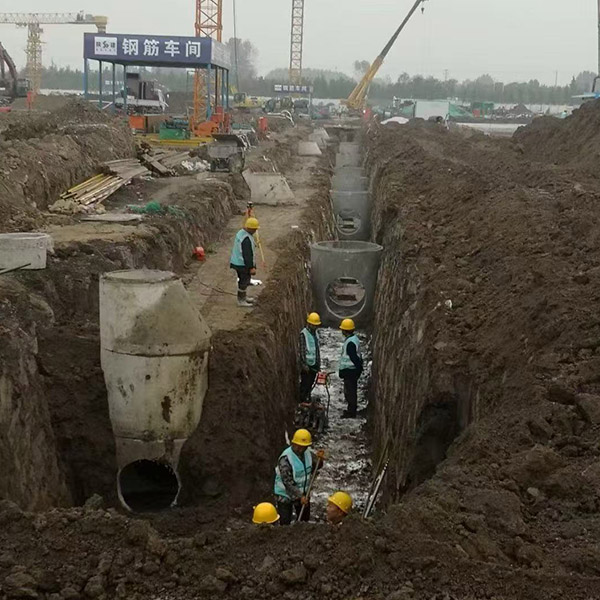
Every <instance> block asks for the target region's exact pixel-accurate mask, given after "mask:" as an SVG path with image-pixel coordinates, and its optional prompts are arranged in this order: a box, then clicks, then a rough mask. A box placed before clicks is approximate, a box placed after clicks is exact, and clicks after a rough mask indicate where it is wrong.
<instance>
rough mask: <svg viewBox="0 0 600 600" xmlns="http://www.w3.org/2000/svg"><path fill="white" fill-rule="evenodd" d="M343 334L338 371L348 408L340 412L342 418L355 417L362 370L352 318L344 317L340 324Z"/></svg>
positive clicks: (358, 341) (358, 345) (358, 342)
mask: <svg viewBox="0 0 600 600" xmlns="http://www.w3.org/2000/svg"><path fill="white" fill-rule="evenodd" d="M340 329H341V330H342V334H343V336H344V344H343V345H342V351H341V353H340V363H339V366H338V372H339V376H340V378H341V379H343V381H344V398H345V400H346V403H347V404H348V409H347V410H345V411H344V413H343V414H342V418H343V419H355V418H356V410H357V408H358V380H359V379H360V376H361V374H362V371H363V360H362V354H361V351H360V340H359V339H358V336H357V335H356V333H355V332H354V330H355V326H354V321H353V320H352V319H344V320H343V321H342V323H341V325H340Z"/></svg>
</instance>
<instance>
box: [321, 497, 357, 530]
mask: <svg viewBox="0 0 600 600" xmlns="http://www.w3.org/2000/svg"><path fill="white" fill-rule="evenodd" d="M351 510H352V496H350V494H348V493H347V492H335V494H332V495H331V496H329V498H328V499H327V511H326V514H327V522H328V523H331V524H332V525H340V524H341V522H342V521H343V520H344V519H345V518H346V517H347V516H348V515H349V514H350V511H351Z"/></svg>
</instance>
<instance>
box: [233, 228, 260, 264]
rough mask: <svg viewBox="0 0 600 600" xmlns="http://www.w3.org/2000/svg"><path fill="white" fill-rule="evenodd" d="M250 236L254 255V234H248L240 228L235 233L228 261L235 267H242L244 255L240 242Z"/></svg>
mask: <svg viewBox="0 0 600 600" xmlns="http://www.w3.org/2000/svg"><path fill="white" fill-rule="evenodd" d="M246 238H250V242H251V243H252V256H254V255H255V253H254V249H255V248H256V242H255V241H254V236H252V235H250V234H249V233H248V232H247V231H246V230H245V229H240V230H239V231H238V232H237V233H236V235H235V241H234V242H233V249H232V250H231V258H230V259H229V262H230V263H231V264H232V265H235V266H236V267H244V266H246V265H245V264H244V255H243V254H242V242H243V241H244V240H245V239H246Z"/></svg>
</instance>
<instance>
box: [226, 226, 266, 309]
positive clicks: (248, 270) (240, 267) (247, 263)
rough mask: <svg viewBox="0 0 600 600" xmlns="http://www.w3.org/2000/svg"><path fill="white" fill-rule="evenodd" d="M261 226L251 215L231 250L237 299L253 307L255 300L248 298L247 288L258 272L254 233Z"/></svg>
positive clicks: (243, 304) (236, 237) (237, 234)
mask: <svg viewBox="0 0 600 600" xmlns="http://www.w3.org/2000/svg"><path fill="white" fill-rule="evenodd" d="M258 228H259V225H258V220H257V219H255V218H254V217H249V218H248V219H246V222H245V223H244V227H243V228H242V229H240V230H239V231H238V232H237V233H236V235H235V240H234V242H233V249H232V250H231V259H230V261H229V262H230V265H229V266H230V267H231V268H232V269H234V270H235V272H236V273H237V278H238V291H237V300H238V306H242V307H244V308H252V307H253V306H254V300H253V299H252V298H248V296H247V292H246V290H247V289H248V286H249V285H250V283H251V281H252V275H255V274H256V241H255V240H254V234H255V233H256V232H257V230H258Z"/></svg>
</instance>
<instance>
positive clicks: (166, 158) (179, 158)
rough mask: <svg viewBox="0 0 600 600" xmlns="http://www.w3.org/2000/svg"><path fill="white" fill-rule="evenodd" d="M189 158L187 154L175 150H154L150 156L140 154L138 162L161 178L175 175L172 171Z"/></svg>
mask: <svg viewBox="0 0 600 600" xmlns="http://www.w3.org/2000/svg"><path fill="white" fill-rule="evenodd" d="M189 157H190V155H189V152H187V151H186V152H177V150H154V151H153V152H152V154H142V156H141V158H140V160H141V161H142V163H143V164H145V165H146V166H147V167H148V168H149V169H150V170H152V171H154V172H155V173H157V174H158V175H161V176H163V177H165V176H169V175H175V174H176V173H175V171H174V170H173V169H174V168H175V167H177V166H179V165H180V164H181V163H182V162H183V161H184V160H187V159H188V158H189Z"/></svg>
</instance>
